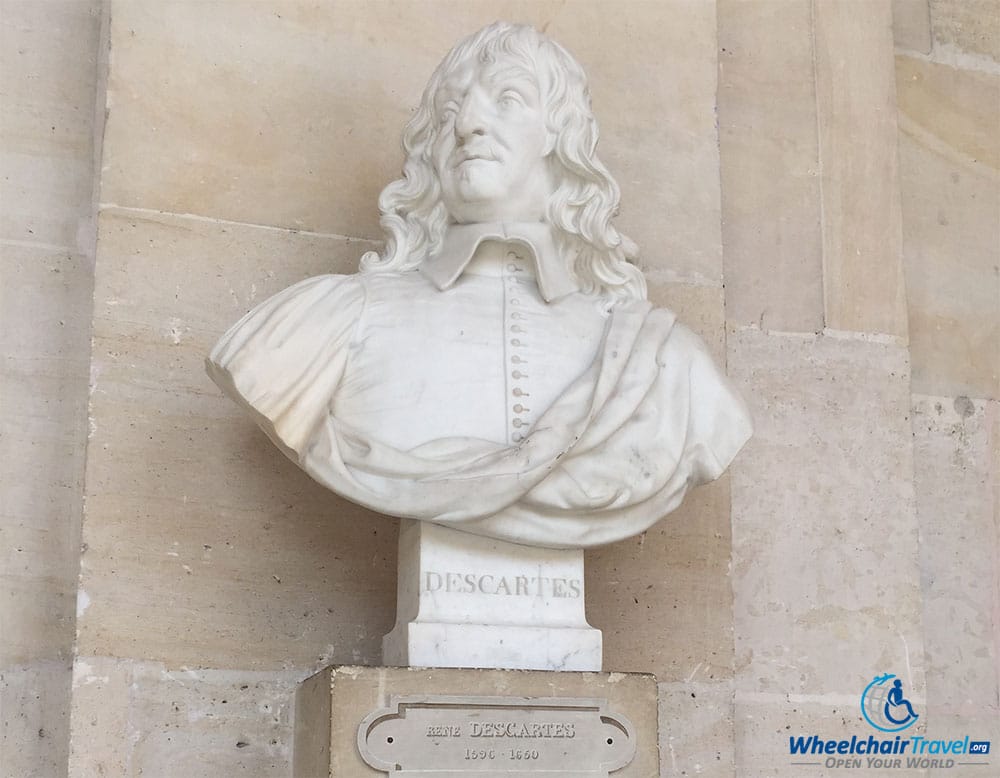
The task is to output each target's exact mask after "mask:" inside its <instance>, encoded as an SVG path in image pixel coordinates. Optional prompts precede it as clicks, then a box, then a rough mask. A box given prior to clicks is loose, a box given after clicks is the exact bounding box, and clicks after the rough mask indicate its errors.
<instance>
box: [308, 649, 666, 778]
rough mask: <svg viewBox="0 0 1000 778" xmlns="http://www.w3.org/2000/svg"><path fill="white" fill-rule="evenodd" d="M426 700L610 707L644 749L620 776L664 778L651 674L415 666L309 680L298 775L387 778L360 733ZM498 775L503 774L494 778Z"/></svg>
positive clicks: (346, 671) (336, 670) (332, 671)
mask: <svg viewBox="0 0 1000 778" xmlns="http://www.w3.org/2000/svg"><path fill="white" fill-rule="evenodd" d="M424 694H433V695H448V696H458V697H494V696H511V697H527V698H538V697H575V698H587V699H602V700H606V701H607V703H608V708H609V709H610V711H611V712H612V713H617V714H621V715H623V716H625V717H626V718H628V720H629V721H630V722H631V724H632V726H633V728H634V731H635V742H636V746H637V750H636V754H635V757H634V759H633V760H632V762H631V763H630V764H629V765H628V766H626V767H625V768H623V769H621V770H620V771H616V772H615V773H614V775H616V776H619V775H620V776H622V778H627V777H628V776H642V778H647V777H649V776H655V775H658V771H657V769H658V765H659V753H658V748H657V724H656V719H657V689H656V679H655V678H653V677H652V676H650V675H638V674H631V675H625V674H622V673H566V672H560V673H552V672H543V671H524V670H458V669H433V668H432V669H421V668H409V667H406V668H401V667H328V668H326V669H325V670H323V671H322V672H320V673H318V674H317V675H315V676H313V677H311V678H309V679H307V680H306V681H305V682H304V683H303V684H302V685H301V686H300V687H299V693H298V695H297V698H296V711H295V756H294V759H293V762H294V775H295V776H296V778H319V776H324V775H327V774H329V775H331V776H358V777H359V778H360V776H372V778H375V777H376V776H379V775H385V773H380V772H379V771H377V770H375V769H374V768H372V767H369V766H368V765H367V764H365V763H364V762H363V761H362V758H361V756H360V754H359V753H358V749H357V743H358V727H359V725H360V724H361V722H362V720H363V719H364V718H365V717H366V716H367V715H368V714H370V713H374V712H375V711H376V710H379V709H382V708H386V707H388V706H389V704H390V696H406V695H424ZM490 740H491V741H492V742H491V743H490V745H491V744H492V743H493V742H495V743H496V745H497V750H498V751H500V750H502V749H504V748H506V744H504V743H503V742H502V741H500V740H496V741H493V739H492V738H491V739H490ZM484 745H488V744H486V743H484ZM524 745H526V744H525V743H524V742H519V743H517V744H515V746H524ZM602 745H603V743H602ZM539 748H541V746H539ZM501 758H502V757H501ZM479 772H482V771H469V774H470V775H472V774H478V773H479ZM482 774H484V775H486V774H487V773H485V772H482ZM495 774H503V773H502V772H499V771H498V772H497V773H489V775H495Z"/></svg>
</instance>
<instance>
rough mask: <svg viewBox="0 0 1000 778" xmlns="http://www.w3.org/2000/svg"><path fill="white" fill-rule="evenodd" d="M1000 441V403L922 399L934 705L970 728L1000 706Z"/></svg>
mask: <svg viewBox="0 0 1000 778" xmlns="http://www.w3.org/2000/svg"><path fill="white" fill-rule="evenodd" d="M998 432H1000V405H998V403H997V402H995V401H983V400H970V399H968V398H966V397H958V398H953V397H930V396H926V395H915V396H914V398H913V435H914V483H915V489H916V498H917V516H918V518H919V521H920V536H921V546H920V547H921V572H922V576H923V582H924V584H923V594H924V629H925V630H926V637H925V645H926V652H927V701H928V706H929V707H931V706H932V712H933V711H939V712H941V713H942V714H945V715H949V716H963V715H964V716H967V717H969V718H970V719H973V718H974V717H975V716H977V715H978V716H979V717H980V718H985V717H986V716H987V715H988V712H989V711H991V710H994V711H995V705H996V699H997V681H998V678H997V657H998V655H1000V645H998V644H997V634H996V623H995V614H996V613H997V612H998V609H1000V593H998V592H997V589H996V586H995V578H996V572H997V569H996V568H997V547H996V537H997V518H998V503H997V494H996V491H995V489H996V476H997V473H1000V449H998V448H997V445H998V444H997V440H998V437H1000V436H998ZM973 734H975V733H973Z"/></svg>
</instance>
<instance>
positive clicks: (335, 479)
mask: <svg viewBox="0 0 1000 778" xmlns="http://www.w3.org/2000/svg"><path fill="white" fill-rule="evenodd" d="M545 229H547V228H545V226H544V225H537V226H534V227H528V228H527V229H520V228H517V229H509V228H507V227H505V226H504V225H499V226H497V225H474V226H472V228H471V229H468V230H465V229H455V230H452V231H451V234H450V238H451V239H450V240H449V239H448V238H446V240H445V242H444V246H443V251H442V253H441V254H439V255H437V256H435V257H432V258H431V259H430V260H428V261H426V262H425V263H424V265H422V267H421V270H416V271H408V272H391V271H384V270H382V271H378V272H368V273H362V274H358V275H354V276H319V277H316V278H311V279H308V280H306V281H303V282H301V283H299V284H296V285H295V286H292V287H289V288H288V289H286V290H284V291H282V292H280V293H278V294H277V295H275V296H274V297H272V298H270V299H269V300H267V301H265V302H264V303H262V304H261V305H259V306H258V307H257V308H256V309H254V310H253V311H251V312H250V313H248V314H247V315H246V316H245V317H243V319H241V320H240V321H239V322H237V324H235V325H234V326H233V327H232V328H231V329H230V330H229V332H227V333H226V334H225V335H224V336H223V337H222V339H220V341H219V343H218V344H217V345H216V347H215V349H213V351H212V353H211V355H210V356H209V359H208V362H207V367H208V371H209V374H210V375H211V376H212V378H213V380H215V381H216V383H217V384H218V385H219V386H220V387H222V388H223V390H224V391H225V392H226V393H227V394H229V395H230V396H231V397H232V398H233V399H235V400H236V401H237V402H239V403H241V404H242V405H243V406H244V407H245V408H246V409H247V410H248V411H249V412H250V413H251V414H252V415H253V417H254V419H255V420H256V421H257V423H258V424H259V425H260V427H261V428H262V429H263V430H264V431H265V432H266V433H267V434H268V435H269V436H270V437H271V439H272V440H273V441H274V443H275V444H276V445H277V446H279V447H280V449H281V450H282V451H283V452H284V453H285V454H286V455H287V456H289V457H290V458H292V459H293V460H294V461H295V462H296V463H298V465H299V466H300V467H302V468H303V469H304V470H305V471H306V472H307V473H309V474H310V475H311V476H312V477H313V478H315V479H316V480H317V481H319V482H320V483H322V484H324V485H325V486H327V487H328V488H330V489H332V490H333V491H335V492H337V493H338V494H341V495H343V496H345V497H347V498H348V499H350V500H352V501H354V502H357V503H359V504H361V505H365V506H367V507H370V508H373V509H374V510H377V511H380V512H383V513H387V514H390V515H394V516H402V517H408V518H416V519H423V520H428V521H434V522H437V523H440V524H444V525H447V526H453V527H456V528H459V529H462V530H464V531H468V532H474V533H477V534H481V535H487V536H489V537H494V538H499V539H501V540H509V541H513V542H517V543H525V544H528V545H539V546H550V547H557V548H570V547H585V546H593V545H600V544H603V543H610V542H614V541H616V540H621V539H623V538H626V537H629V536H631V535H635V534H637V533H639V532H642V531H643V530H645V529H646V528H648V527H649V526H650V525H651V524H653V523H654V522H655V521H656V520H658V519H659V518H661V517H662V516H663V515H665V514H666V513H669V512H670V511H672V510H674V509H675V508H676V507H677V506H678V505H679V504H680V502H681V500H682V499H683V497H684V494H685V493H686V491H687V490H688V488H689V487H690V486H692V485H694V484H697V483H702V482H705V481H709V480H712V479H713V478H717V477H718V476H719V475H720V474H721V473H722V472H723V470H725V468H726V467H727V466H728V464H729V462H730V461H731V460H732V458H733V457H734V456H735V455H736V453H737V452H738V451H739V449H740V448H741V447H742V445H743V444H744V443H745V442H746V440H747V439H748V437H749V436H750V433H751V422H750V417H749V413H748V412H747V409H746V406H745V404H744V403H743V401H742V399H741V398H740V397H739V394H738V393H737V392H736V391H735V390H734V388H733V387H732V385H731V384H730V383H729V381H728V380H727V379H726V377H725V375H724V374H722V373H721V372H720V371H719V369H718V368H717V367H716V366H715V364H714V363H713V361H712V358H711V355H710V354H709V352H708V350H707V348H706V347H705V345H704V343H702V342H701V340H700V339H699V338H698V337H697V336H695V335H694V333H692V332H691V331H690V330H688V329H687V328H686V327H684V326H683V325H681V324H679V323H677V322H676V320H675V317H674V315H673V314H672V313H671V312H670V311H668V310H666V309H654V308H652V306H651V305H650V304H649V303H648V302H646V301H644V300H623V301H618V302H617V303H615V304H614V306H613V307H612V308H611V310H610V314H609V313H608V311H607V310H606V307H605V304H606V301H605V300H604V299H603V298H602V297H600V296H598V295H592V294H586V293H583V292H580V291H579V290H577V289H576V286H575V283H574V280H573V279H572V277H571V275H570V274H569V272H568V270H567V269H566V267H565V265H562V266H560V265H558V264H553V263H551V262H546V258H551V257H552V256H553V250H554V243H553V242H552V241H551V240H549V241H548V242H547V243H546V240H545V232H544V230H545ZM522 249H524V250H522ZM469 252H472V255H473V256H472V257H470V256H469V255H468V253H469ZM556 256H557V255H556ZM536 257H539V258H540V261H537V262H536V260H535V258H536ZM533 271H534V272H533ZM539 271H540V272H539Z"/></svg>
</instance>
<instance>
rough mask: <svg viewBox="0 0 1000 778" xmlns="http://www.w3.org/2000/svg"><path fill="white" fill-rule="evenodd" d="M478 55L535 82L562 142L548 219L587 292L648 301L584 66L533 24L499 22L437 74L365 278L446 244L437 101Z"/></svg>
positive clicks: (455, 52)
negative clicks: (623, 225) (601, 149)
mask: <svg viewBox="0 0 1000 778" xmlns="http://www.w3.org/2000/svg"><path fill="white" fill-rule="evenodd" d="M473 59H475V60H478V63H479V65H480V66H482V65H485V64H489V63H493V62H496V61H498V60H501V59H503V60H506V61H512V62H513V63H515V64H517V65H520V66H522V67H524V68H525V69H527V70H528V72H530V73H532V74H533V75H534V76H535V79H536V81H537V83H538V88H539V92H540V94H541V98H542V104H543V105H544V106H545V110H546V124H547V127H548V129H549V131H550V132H552V133H553V135H554V136H555V138H556V140H555V146H554V148H553V150H552V152H551V154H550V155H549V157H548V161H549V164H550V165H552V168H553V171H554V176H553V178H554V180H555V181H556V191H555V193H554V194H553V196H552V197H551V198H550V200H549V202H548V206H547V213H546V220H547V221H548V223H549V224H550V225H552V227H553V229H554V232H555V237H556V241H557V244H558V245H559V248H560V250H561V253H562V254H563V255H564V256H566V257H567V258H568V260H567V261H569V262H571V263H572V269H573V271H574V272H575V273H576V276H577V279H578V281H579V283H580V285H581V288H582V289H583V290H584V291H585V292H591V293H600V294H607V295H609V296H611V297H612V298H614V299H623V298H631V299H645V297H646V282H645V280H644V279H643V276H642V273H641V272H640V271H639V269H638V268H637V267H636V266H635V264H634V262H636V261H637V260H638V248H637V247H636V245H635V244H634V243H633V242H632V241H631V240H629V239H628V238H627V237H626V236H625V235H623V234H622V233H620V232H619V231H618V230H617V229H616V228H615V227H614V225H613V224H612V223H611V219H612V217H614V216H615V215H616V214H617V212H618V201H619V197H620V193H619V190H618V184H617V183H615V180H614V179H613V178H612V177H611V174H610V173H609V172H608V170H607V168H605V167H604V165H603V164H602V163H601V161H600V159H598V157H597V152H596V149H597V140H598V135H599V133H598V129H597V121H596V119H595V118H594V114H593V111H592V110H591V104H590V91H589V89H588V87H587V77H586V75H585V74H584V72H583V68H581V67H580V65H579V63H577V61H576V60H575V59H573V57H572V56H571V55H570V54H569V52H567V51H566V50H565V49H564V48H563V47H562V46H560V45H559V44H558V43H556V42H555V41H552V40H550V39H549V38H547V37H546V36H544V35H542V34H541V33H540V32H538V31H537V30H535V29H534V28H533V27H528V26H526V25H516V24H508V23H506V22H495V23H494V24H491V25H489V26H488V27H484V28H483V29H482V30H480V31H479V32H477V33H475V34H473V35H471V36H469V37H468V38H466V39H465V40H463V41H462V42H461V43H459V44H458V45H457V46H456V47H455V48H454V49H452V50H451V51H450V52H449V53H448V55H447V56H446V57H445V58H444V60H443V61H442V62H441V64H440V65H438V67H437V69H436V70H435V71H434V74H433V75H432V76H431V78H430V81H429V82H428V83H427V87H426V89H425V90H424V94H423V98H422V99H421V102H420V107H419V108H418V109H417V112H416V114H415V115H414V116H413V118H412V119H411V120H410V121H409V123H408V124H407V125H406V129H405V130H404V131H403V151H404V152H405V154H406V161H405V163H404V165H403V177H402V178H400V179H398V180H396V181H393V182H392V183H391V184H389V185H388V186H386V188H385V189H383V190H382V194H381V195H380V196H379V200H378V205H379V211H380V213H381V219H380V224H381V225H382V229H383V230H384V231H385V235H386V243H385V248H384V249H383V251H382V252H381V253H378V252H375V251H370V252H368V253H367V254H365V255H364V256H363V257H362V258H361V272H363V273H376V272H387V271H388V272H400V271H404V270H411V269H413V268H416V267H417V266H419V265H420V263H421V262H423V261H424V260H425V259H426V258H427V257H428V256H430V255H432V254H433V253H434V252H435V251H436V250H437V249H438V248H439V247H440V245H441V241H442V239H443V238H444V234H445V232H446V230H447V228H448V224H449V215H448V211H447V209H446V208H445V206H444V203H443V202H442V198H441V186H440V183H439V182H438V178H437V174H436V173H435V170H434V164H433V148H434V142H435V140H436V138H437V134H438V131H439V126H438V120H437V112H436V111H435V103H434V99H435V96H436V95H437V92H438V90H439V89H440V87H441V85H442V84H443V83H445V81H446V80H447V78H448V77H449V75H450V74H451V73H452V72H453V71H455V70H456V69H457V68H459V67H460V66H462V65H464V64H465V63H466V62H469V61H471V60H473Z"/></svg>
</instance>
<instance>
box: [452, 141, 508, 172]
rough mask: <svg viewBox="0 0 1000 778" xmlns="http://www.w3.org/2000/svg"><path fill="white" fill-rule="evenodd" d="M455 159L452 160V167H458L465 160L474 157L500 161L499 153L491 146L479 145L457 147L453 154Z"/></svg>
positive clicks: (488, 160)
mask: <svg viewBox="0 0 1000 778" xmlns="http://www.w3.org/2000/svg"><path fill="white" fill-rule="evenodd" d="M453 156H454V161H453V162H452V165H451V166H452V167H458V166H459V165H461V164H462V163H464V162H468V161H470V160H473V159H482V160H485V161H487V162H499V161H500V155H499V153H498V152H497V151H496V150H495V149H493V148H490V147H484V146H478V147H471V148H470V147H467V146H461V147H459V148H457V149H455V152H454V154H453Z"/></svg>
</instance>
